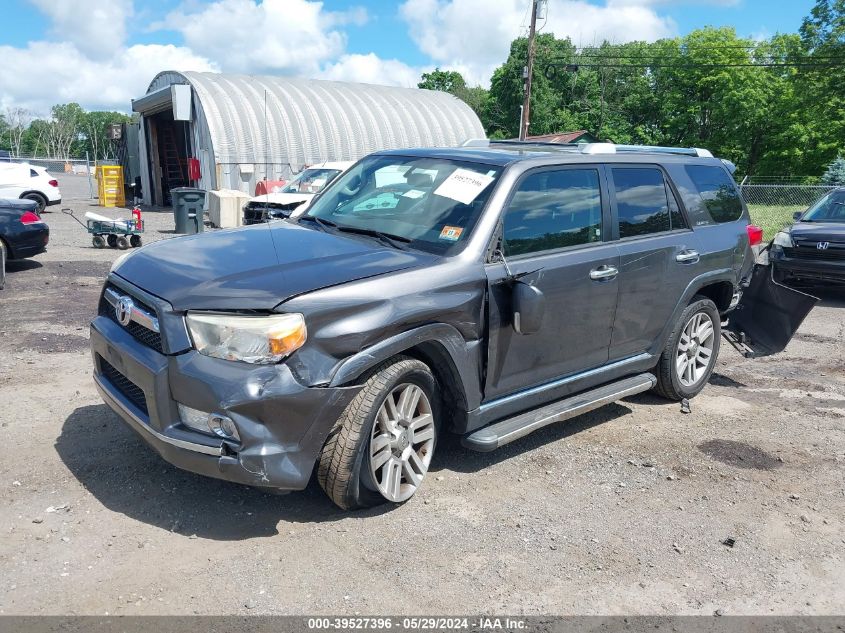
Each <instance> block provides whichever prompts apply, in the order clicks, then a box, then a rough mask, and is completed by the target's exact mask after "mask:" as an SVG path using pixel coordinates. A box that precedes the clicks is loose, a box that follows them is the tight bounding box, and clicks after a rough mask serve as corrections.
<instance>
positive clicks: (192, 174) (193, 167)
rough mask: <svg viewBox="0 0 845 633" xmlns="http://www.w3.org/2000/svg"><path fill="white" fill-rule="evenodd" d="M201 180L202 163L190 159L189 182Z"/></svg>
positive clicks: (195, 159) (196, 159)
mask: <svg viewBox="0 0 845 633" xmlns="http://www.w3.org/2000/svg"><path fill="white" fill-rule="evenodd" d="M199 179H200V161H199V159H198V158H189V159H188V180H191V181H193V182H196V181H197V180H199Z"/></svg>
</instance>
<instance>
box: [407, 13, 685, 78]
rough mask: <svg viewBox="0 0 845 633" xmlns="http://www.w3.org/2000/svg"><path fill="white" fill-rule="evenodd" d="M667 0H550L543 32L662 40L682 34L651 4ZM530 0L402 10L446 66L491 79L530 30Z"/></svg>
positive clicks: (418, 38) (425, 48)
mask: <svg viewBox="0 0 845 633" xmlns="http://www.w3.org/2000/svg"><path fill="white" fill-rule="evenodd" d="M659 1H661V0H640V1H639V2H638V1H637V0H607V2H606V3H605V4H604V5H602V6H598V5H594V4H591V3H589V2H586V0H549V2H548V9H547V19H546V21H545V23H544V24H543V23H542V22H541V24H542V27H541V28H542V31H543V32H551V33H554V34H555V35H556V36H557V37H564V36H567V35H568V36H569V37H571V38H572V40H573V41H574V42H575V43H576V44H583V45H592V44H593V43H600V42H601V41H602V40H604V39H607V40H609V41H611V42H628V41H632V40H648V41H651V40H656V39H659V38H661V37H671V36H673V35H675V34H676V31H677V27H676V25H675V23H674V22H673V21H672V19H671V18H668V17H663V16H660V15H659V14H658V13H657V12H656V11H655V10H654V9H653V8H651V7H650V6H647V5H650V4H654V3H655V2H659ZM527 6H528V5H527V3H526V2H524V1H522V0H497V2H496V7H495V10H491V7H490V2H489V0H406V1H405V3H404V4H402V6H401V7H400V15H401V16H402V18H403V19H404V20H405V21H406V22H407V24H408V28H409V32H410V35H411V37H412V38H413V40H414V42H415V43H416V44H417V46H418V47H419V48H420V50H421V51H422V52H423V53H425V54H426V55H428V56H429V57H431V59H432V60H433V61H434V62H435V63H437V64H439V65H441V66H442V67H444V68H448V69H454V70H458V71H460V72H461V73H462V74H464V76H465V77H466V79H467V81H468V82H469V83H470V84H474V83H478V84H482V85H487V84H488V83H489V81H490V76H491V75H492V73H493V70H494V69H495V68H496V67H497V66H499V65H500V64H502V62H504V60H505V59H506V58H507V55H508V51H509V50H510V43H511V41H512V40H513V39H514V38H516V37H518V36H519V35H521V34H524V33H525V26H524V25H525V24H526V22H527V18H528V16H527V15H526V13H527V12H526V7H527Z"/></svg>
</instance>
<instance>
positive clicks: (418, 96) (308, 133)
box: [150, 71, 485, 165]
mask: <svg viewBox="0 0 845 633" xmlns="http://www.w3.org/2000/svg"><path fill="white" fill-rule="evenodd" d="M170 83H188V84H190V85H191V86H192V87H193V89H194V92H195V94H196V97H197V101H198V102H199V103H198V104H195V106H196V105H198V106H200V107H201V108H202V110H203V114H204V118H205V120H206V122H207V125H208V131H209V135H210V136H211V141H212V146H213V148H214V154H215V161H216V162H218V163H224V164H225V163H230V164H231V163H263V162H265V161H267V162H271V163H289V164H292V165H303V164H307V163H312V162H315V161H322V160H356V159H358V158H360V157H361V156H364V155H366V154H368V153H370V152H373V151H376V150H380V149H398V148H404V147H437V146H440V147H449V146H456V145H460V144H461V143H463V142H464V141H466V140H467V139H470V138H480V137H484V136H485V134H484V128H483V127H482V125H481V122H480V121H479V119H478V117H477V116H476V115H475V113H474V112H473V111H472V109H471V108H470V107H469V106H467V105H466V104H465V103H464V102H463V101H460V100H459V99H457V98H456V97H453V96H452V95H450V94H447V93H445V92H435V91H430V90H419V89H415V88H396V87H391V86H375V85H370V84H355V83H344V82H338V81H321V80H314V79H296V78H290V77H267V76H253V75H228V74H217V73H198V72H184V73H177V72H173V71H167V72H165V73H161V74H160V75H158V76H157V77H156V78H155V79H154V80H153V81H152V83H151V84H150V91H154V90H155V89H157V88H161V87H162V86H163V85H167V84H170ZM265 94H266V113H267V116H266V121H265V115H264V113H265ZM198 118H200V119H201V118H202V117H201V116H199V117H198ZM265 128H266V133H265Z"/></svg>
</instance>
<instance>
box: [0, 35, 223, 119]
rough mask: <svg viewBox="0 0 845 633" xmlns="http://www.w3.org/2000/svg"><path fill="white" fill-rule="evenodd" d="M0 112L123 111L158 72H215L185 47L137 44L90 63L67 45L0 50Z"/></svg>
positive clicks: (127, 108) (48, 43) (70, 44)
mask: <svg viewBox="0 0 845 633" xmlns="http://www.w3.org/2000/svg"><path fill="white" fill-rule="evenodd" d="M0 59H3V64H0V111H2V109H3V108H5V107H7V106H11V105H12V104H14V105H15V106H21V107H25V108H27V109H30V110H32V111H33V112H35V113H37V114H39V115H41V116H45V115H46V114H48V113H49V110H50V107H51V106H52V105H54V104H56V103H67V102H69V101H76V102H78V103H80V104H82V105H83V107H86V108H88V109H94V108H108V109H112V108H114V109H117V110H121V111H128V110H129V108H130V102H131V100H132V99H133V98H137V97H140V96H143V94H144V93H145V92H146V91H147V86H148V85H149V83H150V81H151V80H152V78H153V77H154V76H155V75H156V74H157V73H159V72H160V71H162V70H217V67H216V66H215V65H214V64H213V63H211V62H209V61H208V60H206V59H204V58H201V57H199V56H197V55H195V54H194V53H192V52H191V51H190V50H188V49H186V48H184V47H178V46H173V45H157V44H147V45H136V46H130V47H129V48H123V49H120V50H119V51H117V52H116V53H115V54H114V55H113V57H112V58H111V59H107V60H92V59H90V58H89V57H87V56H86V55H85V54H84V53H83V52H82V51H80V50H79V49H78V48H77V47H76V45H75V44H72V43H70V42H61V43H52V42H32V43H30V44H29V45H28V46H27V47H26V48H14V47H12V46H0Z"/></svg>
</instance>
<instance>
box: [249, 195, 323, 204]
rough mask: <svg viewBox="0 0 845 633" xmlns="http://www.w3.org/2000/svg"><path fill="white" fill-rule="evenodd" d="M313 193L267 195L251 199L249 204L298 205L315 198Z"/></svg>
mask: <svg viewBox="0 0 845 633" xmlns="http://www.w3.org/2000/svg"><path fill="white" fill-rule="evenodd" d="M315 195H316V194H313V193H265V194H264V195H262V196H255V197H254V198H250V199H249V204H255V203H257V204H284V205H288V204H297V203H300V202H306V201H307V200H310V199H311V198H313V197H314V196H315Z"/></svg>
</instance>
